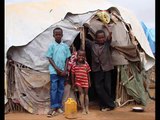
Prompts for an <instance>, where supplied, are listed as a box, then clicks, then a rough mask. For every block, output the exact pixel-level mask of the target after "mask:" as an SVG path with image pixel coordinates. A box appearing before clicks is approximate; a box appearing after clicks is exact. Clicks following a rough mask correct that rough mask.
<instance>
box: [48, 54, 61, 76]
mask: <svg viewBox="0 0 160 120" xmlns="http://www.w3.org/2000/svg"><path fill="white" fill-rule="evenodd" d="M48 60H49V62H50V64H51V65H52V66H53V68H54V69H55V70H56V72H57V74H58V75H60V76H61V74H62V70H60V69H59V68H58V67H57V66H56V65H55V63H54V61H53V60H52V59H51V58H49V57H48Z"/></svg>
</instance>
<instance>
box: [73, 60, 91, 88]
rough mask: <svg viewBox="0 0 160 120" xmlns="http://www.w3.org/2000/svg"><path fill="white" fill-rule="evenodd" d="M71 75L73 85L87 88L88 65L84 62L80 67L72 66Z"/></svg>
mask: <svg viewBox="0 0 160 120" xmlns="http://www.w3.org/2000/svg"><path fill="white" fill-rule="evenodd" d="M71 71H72V73H73V74H74V75H75V84H76V85H77V86H80V87H85V88H88V87H89V85H88V73H89V72H90V71H91V69H90V67H89V64H88V63H87V62H86V63H85V64H82V65H76V64H74V65H73V66H72V70H71Z"/></svg>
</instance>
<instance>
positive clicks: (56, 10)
mask: <svg viewBox="0 0 160 120" xmlns="http://www.w3.org/2000/svg"><path fill="white" fill-rule="evenodd" d="M110 7H116V8H118V10H119V11H120V13H121V16H122V17H123V19H124V21H126V22H127V23H130V24H131V26H132V30H133V33H134V35H135V37H136V39H137V40H138V43H139V44H140V45H141V47H142V49H143V50H144V52H145V54H146V60H147V62H146V63H145V65H144V69H145V70H148V69H150V68H151V67H152V66H153V65H154V61H155V60H154V56H153V54H152V51H151V48H150V46H149V43H148V41H147V39H146V36H145V34H144V31H143V29H142V27H141V25H140V23H139V22H138V20H137V19H136V17H135V16H134V15H133V14H132V13H131V12H130V11H129V10H127V9H125V8H122V7H119V6H116V5H112V4H111V3H109V2H107V1H106V0H92V1H91V0H88V1H85V0H81V1H79V3H78V4H77V1H74V0H68V1H65V0H60V1H59V2H57V1H55V0H46V1H43V2H28V3H17V4H10V5H6V6H5V9H6V10H5V17H6V22H5V28H6V29H5V30H6V31H5V55H6V56H7V57H8V56H9V57H10V58H12V60H13V61H15V63H14V66H12V67H13V69H14V71H11V73H12V75H13V74H15V75H13V76H10V79H8V81H9V83H10V82H11V83H12V82H13V83H15V82H16V85H15V87H14V86H13V85H11V88H12V87H13V91H9V92H8V93H12V92H13V94H10V96H9V97H10V98H12V99H14V98H16V99H17V100H18V101H20V104H21V105H22V106H23V107H24V108H25V109H26V110H27V111H29V112H31V113H36V114H42V113H44V114H46V113H47V110H48V106H49V99H48V98H49V94H48V91H47V94H45V95H46V96H45V97H42V96H43V94H44V91H43V89H45V90H48V89H46V88H47V87H46V85H47V86H48V82H49V77H48V76H47V77H46V78H41V77H40V78H41V79H42V80H40V81H37V82H39V84H37V85H40V84H41V85H40V86H37V85H36V82H35V81H34V79H32V78H31V77H36V76H35V75H36V74H37V75H40V76H41V75H43V74H45V75H48V73H49V71H48V65H49V62H48V60H47V58H46V57H45V53H46V51H47V49H48V46H49V44H50V43H51V42H52V41H54V38H53V36H52V34H53V29H54V28H56V27H57V26H58V27H61V28H62V29H63V38H62V39H63V42H65V43H67V44H68V45H69V46H70V45H71V44H72V43H73V42H74V40H75V39H76V38H77V36H79V35H80V33H81V27H83V25H84V24H85V23H88V21H89V20H91V19H92V18H93V16H94V15H95V14H96V12H97V10H107V9H108V8H110ZM80 37H81V36H80ZM19 65H20V66H21V65H22V66H23V65H24V66H25V67H26V66H27V67H28V68H27V69H26V68H23V67H19ZM32 72H34V73H35V72H36V74H32ZM41 73H42V74H41ZM32 75H33V76H32ZM24 76H25V77H24ZM26 76H27V77H26ZM13 77H14V79H12V78H13ZM21 77H22V78H23V79H21ZM29 78H31V79H29ZM29 80H31V81H29ZM7 87H10V86H7ZM15 88H16V92H14V89H15ZM41 88H42V89H41ZM9 89H10V88H9ZM28 89H29V90H30V91H31V92H28ZM39 89H41V91H39ZM10 90H11V89H10ZM18 90H19V91H18ZM23 93H25V94H23ZM30 93H32V94H30ZM38 94H40V95H42V96H37V95H38ZM17 96H18V97H17ZM29 97H30V98H31V99H29ZM39 101H42V102H39ZM34 105H37V106H38V107H40V108H42V109H37V108H36V107H34ZM38 110H40V111H38Z"/></svg>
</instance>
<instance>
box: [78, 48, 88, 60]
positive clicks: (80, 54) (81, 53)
mask: <svg viewBox="0 0 160 120" xmlns="http://www.w3.org/2000/svg"><path fill="white" fill-rule="evenodd" d="M85 60H86V52H85V51H84V50H78V52H77V61H78V62H80V63H84V62H85Z"/></svg>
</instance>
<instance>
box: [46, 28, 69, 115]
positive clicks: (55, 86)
mask: <svg viewBox="0 0 160 120" xmlns="http://www.w3.org/2000/svg"><path fill="white" fill-rule="evenodd" d="M62 36H63V30H62V29H61V28H59V27H57V28H55V29H54V30H53V37H54V38H55V41H54V42H53V43H52V44H51V45H50V46H49V48H48V51H47V55H46V56H47V58H48V60H49V62H50V65H49V71H50V102H51V106H50V108H51V109H50V111H49V112H48V115H47V116H48V117H51V116H52V115H55V114H56V111H57V112H59V113H63V111H62V109H61V108H62V97H63V93H64V81H65V76H66V75H67V65H66V63H67V61H68V58H69V57H70V56H71V53H70V49H69V46H68V45H67V44H65V43H63V42H61V41H62V40H61V39H62Z"/></svg>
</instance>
